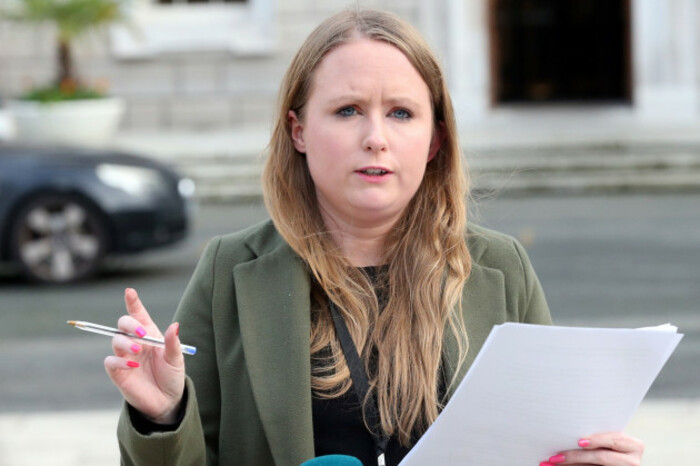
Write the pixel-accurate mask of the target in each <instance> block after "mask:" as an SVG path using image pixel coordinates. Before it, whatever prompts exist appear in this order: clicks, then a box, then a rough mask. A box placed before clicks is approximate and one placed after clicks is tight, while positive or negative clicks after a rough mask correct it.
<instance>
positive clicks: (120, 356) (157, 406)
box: [104, 288, 185, 424]
mask: <svg viewBox="0 0 700 466" xmlns="http://www.w3.org/2000/svg"><path fill="white" fill-rule="evenodd" d="M124 301H125V302H126V310H127V312H128V315H125V316H122V317H121V318H120V319H119V323H118V327H119V330H122V331H124V332H127V333H132V334H135V335H142V334H143V335H147V336H150V337H154V338H163V336H162V335H161V333H160V331H159V330H158V327H157V326H156V324H154V323H153V321H152V320H151V316H149V315H148V312H147V311H146V308H145V307H144V306H143V304H142V303H141V300H140V299H139V297H138V294H137V293H136V290H134V289H132V288H127V289H126V291H125V292H124ZM178 331H179V324H178V323H173V324H171V325H170V326H169V327H168V329H167V330H166V332H165V349H162V348H156V347H154V346H149V345H142V344H140V343H139V341H138V340H132V339H130V338H129V337H126V336H123V335H117V336H115V337H114V338H113V339H112V349H113V350H114V356H107V357H106V358H105V361H104V365H105V370H106V371H107V374H108V375H109V377H110V378H111V379H112V382H114V384H115V385H116V386H117V388H118V389H119V391H120V392H121V394H122V396H123V397H124V399H125V400H126V401H127V402H128V403H129V404H130V405H131V406H133V407H134V408H135V409H137V410H138V411H140V412H141V413H142V414H144V415H145V416H146V417H148V418H149V419H150V420H151V421H153V422H155V423H158V424H171V423H173V422H175V419H176V416H177V411H178V408H179V407H180V403H181V402H182V395H183V393H184V390H185V361H184V357H183V355H182V352H181V351H180V339H179V338H178V336H177V334H178Z"/></svg>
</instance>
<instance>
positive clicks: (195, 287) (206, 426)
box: [117, 239, 221, 466]
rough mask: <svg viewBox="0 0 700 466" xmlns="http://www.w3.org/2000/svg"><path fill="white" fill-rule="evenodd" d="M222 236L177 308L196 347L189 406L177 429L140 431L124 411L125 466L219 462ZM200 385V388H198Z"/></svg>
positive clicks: (183, 333)
mask: <svg viewBox="0 0 700 466" xmlns="http://www.w3.org/2000/svg"><path fill="white" fill-rule="evenodd" d="M219 244H220V239H215V240H212V241H211V242H210V243H209V245H208V246H207V248H206V250H205V251H204V253H203V254H202V257H201V259H200V261H199V263H198V264H197V267H196V269H195V271H194V274H193V275H192V278H191V280H190V283H189V284H188V286H187V289H186V290H185V293H184V295H183V297H182V300H181V301H180V305H179V306H178V310H177V312H176V313H175V321H177V322H179V323H180V338H181V340H182V341H184V342H187V344H190V345H193V346H196V347H197V354H196V355H194V356H191V357H190V356H187V357H186V358H185V364H186V370H187V374H188V377H187V380H186V390H187V400H186V402H187V406H186V408H185V415H184V417H183V420H182V422H181V424H180V426H179V427H178V428H177V430H175V431H172V432H155V433H151V434H149V435H142V434H140V433H139V432H138V431H137V430H136V429H135V428H134V425H133V423H132V421H131V418H130V415H129V410H128V408H127V407H126V406H125V407H124V409H123V410H122V413H121V416H120V419H119V424H118V427H117V437H118V440H119V450H120V454H121V464H122V465H134V466H160V465H162V466H177V465H183V466H184V465H195V464H196V465H203V464H217V461H218V430H219V427H218V426H219V417H220V414H219V412H220V408H221V406H220V399H221V396H220V389H219V377H218V371H217V362H216V352H215V347H214V335H213V327H212V295H213V289H214V277H215V274H214V268H215V263H216V257H217V252H218V248H219ZM195 384H196V390H195Z"/></svg>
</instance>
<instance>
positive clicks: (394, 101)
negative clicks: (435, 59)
mask: <svg viewBox="0 0 700 466" xmlns="http://www.w3.org/2000/svg"><path fill="white" fill-rule="evenodd" d="M289 120H290V123H291V128H292V137H293V139H294V145H295V147H296V149H297V150H298V151H299V152H302V153H305V154H306V161H307V164H308V167H309V172H310V173H311V177H312V179H313V180H314V183H315V187H316V194H317V198H318V202H319V206H320V208H321V212H322V213H323V215H324V218H325V219H326V221H328V220H329V219H328V216H330V217H331V220H332V221H334V223H337V222H338V221H340V222H341V223H347V224H352V225H356V226H361V225H369V226H372V225H377V224H380V223H386V222H387V221H389V222H393V221H396V220H397V219H398V217H399V216H400V215H401V212H402V211H403V209H404V207H406V205H407V204H408V202H409V200H410V199H411V198H412V197H413V195H414V194H415V193H416V191H417V190H418V187H419V185H420V183H421V180H422V179H423V174H424V173H425V168H426V164H427V162H428V161H429V160H430V159H431V158H432V157H433V156H434V155H435V153H436V152H437V150H438V149H439V146H440V140H441V137H439V136H436V137H433V136H434V134H433V133H434V124H433V109H432V105H431V98H430V92H429V90H428V86H427V85H426V83H425V82H424V81H423V79H422V78H421V76H420V74H419V73H418V71H416V69H415V68H414V67H413V65H411V63H410V62H409V61H408V59H407V58H406V57H405V56H404V55H403V53H402V52H401V51H400V50H398V49H397V48H396V47H394V46H392V45H389V44H387V43H384V42H380V41H376V40H370V39H357V40H353V41H350V42H348V43H346V44H343V45H341V46H339V47H338V48H336V49H334V50H332V51H331V52H329V53H328V54H327V55H326V56H325V57H324V58H323V60H322V61H321V63H320V64H319V66H318V68H317V69H316V71H315V72H314V74H313V78H312V85H311V91H310V95H309V99H308V102H307V103H306V105H305V106H304V111H303V118H302V119H300V118H299V116H298V115H296V114H295V113H294V112H293V111H290V112H289Z"/></svg>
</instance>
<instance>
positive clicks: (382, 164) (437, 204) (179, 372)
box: [105, 11, 643, 465]
mask: <svg viewBox="0 0 700 466" xmlns="http://www.w3.org/2000/svg"><path fill="white" fill-rule="evenodd" d="M269 152H270V153H269V158H268V161H267V165H266V168H265V172H264V186H265V201H266V205H267V208H268V210H269V213H270V216H271V218H272V221H271V222H266V223H263V224H261V225H257V226H254V227H252V228H250V229H248V230H245V231H243V232H239V233H236V234H232V235H228V236H224V237H221V238H217V239H215V240H213V241H212V242H211V243H210V244H209V246H208V248H207V249H206V251H205V252H204V254H203V256H202V259H201V260H200V263H199V264H198V266H197V269H196V271H195V273H194V275H193V278H192V280H191V282H190V284H189V286H188V287H187V290H186V292H185V294H184V297H183V299H182V302H181V304H180V306H179V308H178V311H177V313H176V316H175V320H176V321H177V322H179V324H178V323H175V324H172V325H171V326H170V327H169V328H168V329H167V331H166V333H165V340H166V349H165V350H160V349H157V348H150V347H141V346H139V345H135V344H134V342H133V341H131V340H129V339H128V338H126V337H115V339H114V341H113V347H114V353H115V355H114V356H109V357H107V359H106V360H105V367H106V369H107V372H108V373H109V375H110V377H111V378H112V380H113V381H114V383H115V384H116V385H117V387H118V388H119V389H120V391H121V392H122V394H123V395H124V397H125V399H126V401H127V404H126V408H125V410H124V412H123V414H122V417H121V419H120V424H119V438H120V448H121V452H122V458H123V462H124V463H126V464H148V465H159V464H163V465H165V464H167V465H172V464H205V463H206V464H250V465H267V464H280V465H298V464H300V463H301V462H303V461H305V460H308V459H309V458H313V457H314V456H320V455H324V454H330V453H341V454H348V455H352V456H356V457H358V458H360V459H361V460H362V461H363V462H364V464H377V457H378V456H382V457H383V458H385V459H386V461H387V464H398V462H399V461H400V459H401V458H402V457H403V456H404V455H405V454H406V453H407V452H408V450H409V449H410V447H411V446H412V445H413V444H414V443H415V442H416V440H417V439H418V438H419V437H420V435H422V434H423V433H424V432H425V430H426V429H427V428H428V427H429V426H430V424H431V423H432V422H433V421H434V420H435V418H436V417H437V416H438V414H439V411H440V409H441V407H442V406H444V404H445V402H446V401H447V400H448V399H449V396H450V395H451V393H452V392H453V390H454V388H455V387H456V385H457V384H458V383H459V381H460V380H461V378H462V377H463V375H464V373H465V372H466V370H467V368H468V367H469V365H470V364H471V362H472V361H473V359H474V357H475V356H476V353H477V352H478V350H479V348H480V347H481V345H482V343H483V341H484V340H485V338H486V336H487V334H488V332H489V331H490V329H491V327H492V326H493V325H495V324H499V323H502V322H504V321H519V322H530V323H539V324H547V323H550V316H549V310H548V308H547V305H546V302H545V299H544V295H543V293H542V290H541V288H540V285H539V283H538V281H537V278H536V276H535V274H534V272H533V270H532V268H531V266H530V263H529V261H528V259H527V256H526V255H525V252H524V250H523V249H522V247H521V246H520V245H519V244H518V243H517V242H515V241H514V240H513V239H511V238H508V237H505V236H503V235H500V234H497V233H494V232H490V231H487V230H484V229H480V228H478V227H475V226H470V227H469V228H467V226H466V206H465V199H466V195H467V189H466V182H465V179H464V175H463V169H462V167H461V165H460V151H459V145H458V138H457V134H456V128H455V122H454V115H453V111H452V107H451V103H450V99H449V95H448V92H447V87H446V85H445V81H444V78H443V76H442V73H441V70H440V67H439V65H438V63H437V62H436V60H435V58H434V57H433V55H432V54H431V52H430V51H429V49H428V48H427V46H426V45H425V44H424V42H423V41H422V40H421V39H420V37H419V36H418V35H417V33H416V32H415V31H414V30H413V29H412V28H410V27H409V26H408V25H407V24H405V23H404V22H402V21H401V20H399V19H398V18H396V17H395V16H393V15H390V14H387V13H382V12H375V11H361V12H344V13H340V14H338V15H335V16H333V17H331V18H329V19H328V20H326V21H324V22H323V23H322V24H321V25H320V26H319V27H318V28H317V29H316V30H315V31H314V32H312V34H311V35H310V36H309V38H308V39H307V40H306V42H305V43H304V44H303V45H302V47H301V49H300V50H299V52H298V53H297V55H296V57H295V58H294V60H293V61H292V64H291V66H290V68H289V70H288V72H287V74H286V76H285V78H284V81H283V84H282V88H281V91H280V105H279V114H278V117H277V123H276V127H275V129H274V132H273V135H272V140H271V143H270V151H269ZM125 300H126V306H127V310H128V313H129V315H127V316H124V317H122V318H121V319H120V320H119V327H120V328H121V329H122V330H125V331H127V332H135V333H138V334H144V333H146V334H149V335H152V336H159V335H160V333H159V330H158V329H157V327H156V326H155V325H154V324H153V322H152V321H151V319H150V317H149V316H148V313H147V312H146V310H145V309H144V307H143V305H142V304H141V302H140V300H139V299H138V296H137V295H136V292H135V291H133V290H127V291H126V295H125ZM180 328H182V336H183V340H185V341H186V342H187V343H188V344H192V345H195V346H197V347H198V348H199V351H198V353H197V355H196V356H195V357H193V358H192V359H189V360H188V361H187V363H188V365H187V376H186V375H185V370H184V361H183V357H182V355H181V354H180V352H179V349H178V348H179V338H178V330H179V329H180ZM355 358H357V363H356V364H354V363H353V362H355ZM346 360H347V361H349V363H346ZM581 446H583V448H581V449H574V450H571V451H567V452H562V453H561V454H560V455H558V456H554V457H552V458H550V460H549V461H550V462H551V463H561V464H605V465H616V464H620V465H622V464H624V465H627V464H638V462H639V459H640V458H641V452H642V449H643V446H642V444H641V443H640V442H639V441H637V440H635V439H632V438H630V437H628V436H626V435H624V434H617V433H608V434H599V435H595V436H592V437H590V438H589V439H584V440H583V443H582V445H581ZM572 447H575V446H572ZM543 464H548V463H547V462H545V463H543Z"/></svg>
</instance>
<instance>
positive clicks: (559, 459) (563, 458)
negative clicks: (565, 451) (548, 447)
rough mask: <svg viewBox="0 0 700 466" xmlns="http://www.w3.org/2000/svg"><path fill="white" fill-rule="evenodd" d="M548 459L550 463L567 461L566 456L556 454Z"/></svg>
mask: <svg viewBox="0 0 700 466" xmlns="http://www.w3.org/2000/svg"><path fill="white" fill-rule="evenodd" d="M547 461H549V462H550V463H555V464H556V463H563V462H564V461H566V456H564V455H554V456H552V457H551V458H549V459H548V460H547Z"/></svg>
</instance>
